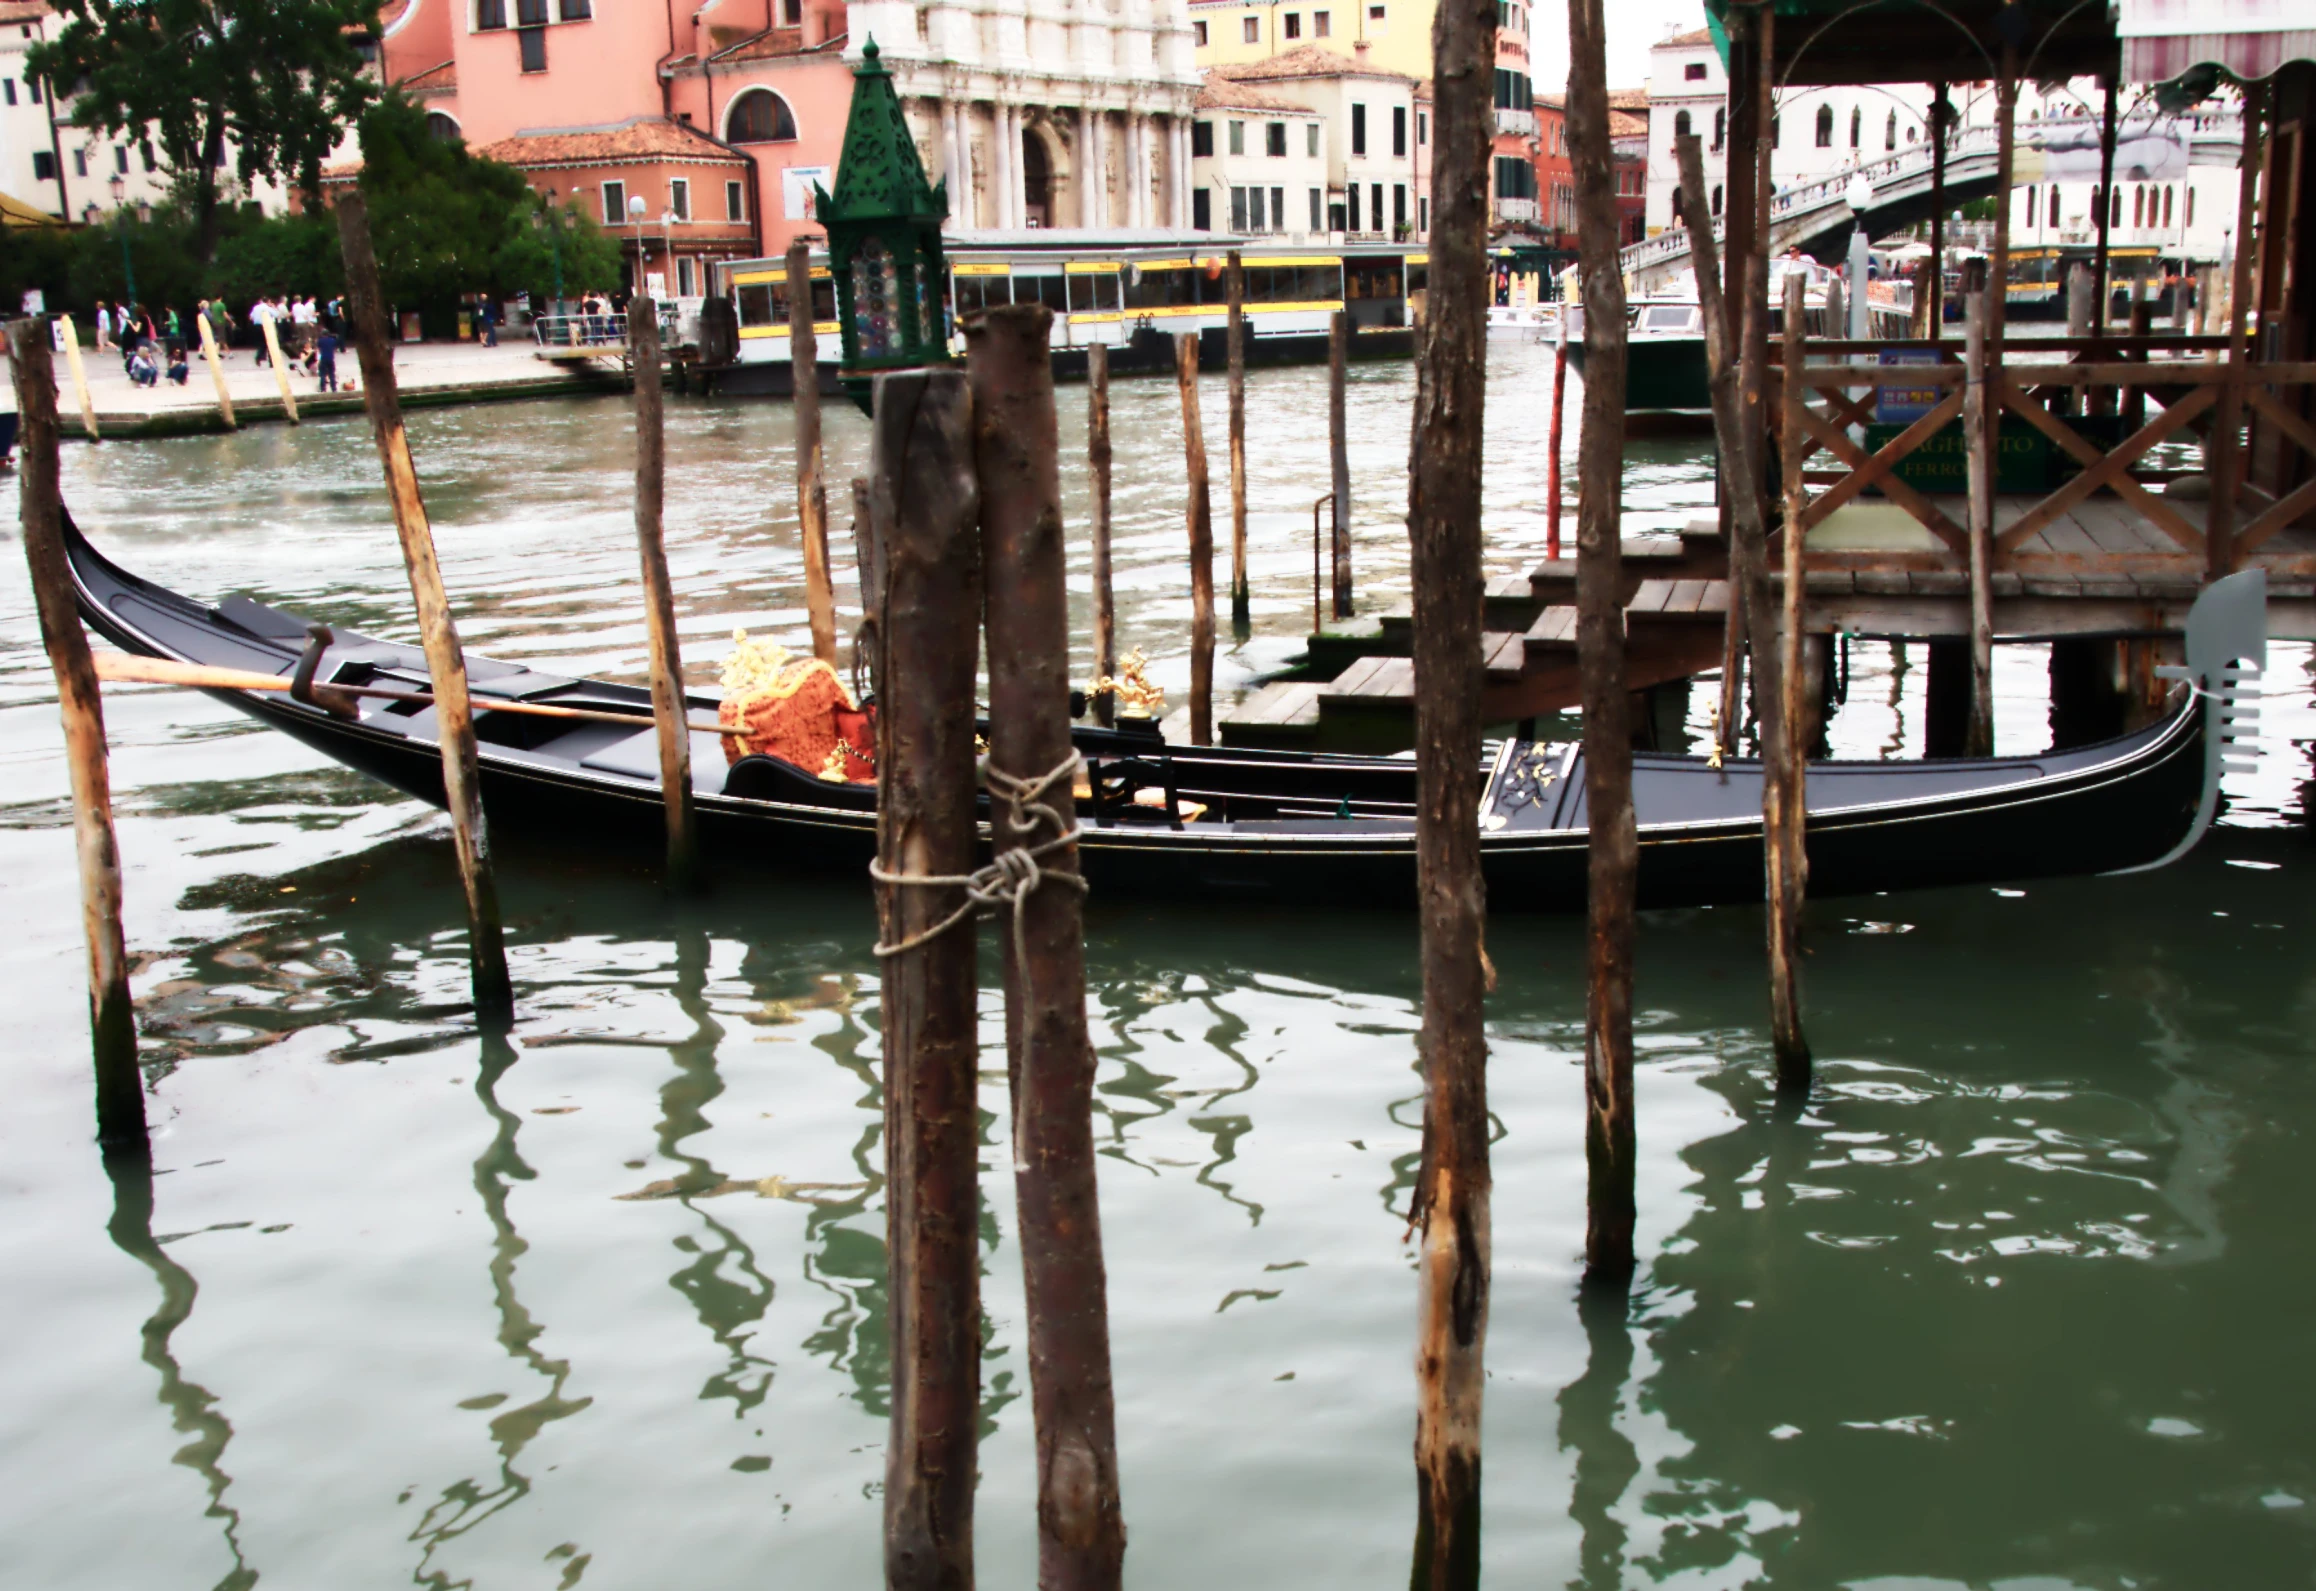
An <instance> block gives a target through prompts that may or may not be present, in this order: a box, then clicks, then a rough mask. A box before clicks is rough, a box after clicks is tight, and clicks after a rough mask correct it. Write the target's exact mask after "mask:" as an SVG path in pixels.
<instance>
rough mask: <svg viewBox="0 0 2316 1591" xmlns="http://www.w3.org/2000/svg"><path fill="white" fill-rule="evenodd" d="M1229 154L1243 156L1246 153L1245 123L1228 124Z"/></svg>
mask: <svg viewBox="0 0 2316 1591" xmlns="http://www.w3.org/2000/svg"><path fill="white" fill-rule="evenodd" d="M1230 152H1231V153H1232V154H1234V155H1243V154H1245V153H1246V123H1245V122H1232V123H1231V124H1230Z"/></svg>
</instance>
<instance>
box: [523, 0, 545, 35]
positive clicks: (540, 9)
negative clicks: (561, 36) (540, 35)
mask: <svg viewBox="0 0 2316 1591" xmlns="http://www.w3.org/2000/svg"><path fill="white" fill-rule="evenodd" d="M546 25H547V0H515V26H516V27H518V28H543V27H545V26H546Z"/></svg>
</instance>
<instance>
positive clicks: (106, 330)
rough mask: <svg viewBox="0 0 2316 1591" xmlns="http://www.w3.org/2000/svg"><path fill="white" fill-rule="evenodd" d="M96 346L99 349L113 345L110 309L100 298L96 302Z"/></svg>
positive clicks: (111, 313)
mask: <svg viewBox="0 0 2316 1591" xmlns="http://www.w3.org/2000/svg"><path fill="white" fill-rule="evenodd" d="M96 345H97V346H98V347H99V348H110V347H111V346H112V345H113V312H112V307H111V306H110V305H109V304H107V303H106V302H105V301H104V300H103V299H101V298H100V299H98V300H97V301H96Z"/></svg>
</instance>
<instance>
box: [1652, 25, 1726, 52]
mask: <svg viewBox="0 0 2316 1591" xmlns="http://www.w3.org/2000/svg"><path fill="white" fill-rule="evenodd" d="M1712 42H1713V30H1712V29H1711V28H1698V29H1696V30H1695V31H1693V32H1689V33H1676V34H1674V35H1673V36H1672V37H1671V38H1669V39H1659V40H1658V41H1657V44H1656V47H1657V48H1658V49H1663V48H1664V47H1665V46H1666V45H1669V44H1677V45H1680V46H1681V47H1683V48H1684V49H1685V48H1687V47H1688V46H1690V45H1692V44H1710V43H1712Z"/></svg>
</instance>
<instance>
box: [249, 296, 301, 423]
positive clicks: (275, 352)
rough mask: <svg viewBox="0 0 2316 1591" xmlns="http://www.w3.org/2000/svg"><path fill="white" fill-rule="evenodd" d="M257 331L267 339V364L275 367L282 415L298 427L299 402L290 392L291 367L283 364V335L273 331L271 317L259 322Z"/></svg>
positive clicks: (275, 388)
mask: <svg viewBox="0 0 2316 1591" xmlns="http://www.w3.org/2000/svg"><path fill="white" fill-rule="evenodd" d="M257 329H258V331H259V332H260V333H261V334H262V335H263V336H264V338H265V362H266V363H267V364H269V365H271V366H272V367H273V385H274V390H275V391H277V392H279V393H280V394H281V412H282V415H283V417H284V418H286V419H287V420H288V421H289V423H290V424H292V425H296V424H297V423H298V400H297V397H296V395H295V394H293V393H292V392H291V391H290V383H289V367H288V366H286V365H284V364H283V363H282V362H281V334H280V333H279V332H277V331H275V330H274V329H273V318H272V317H271V316H268V317H266V318H265V319H264V320H261V321H259V322H258V323H257Z"/></svg>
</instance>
